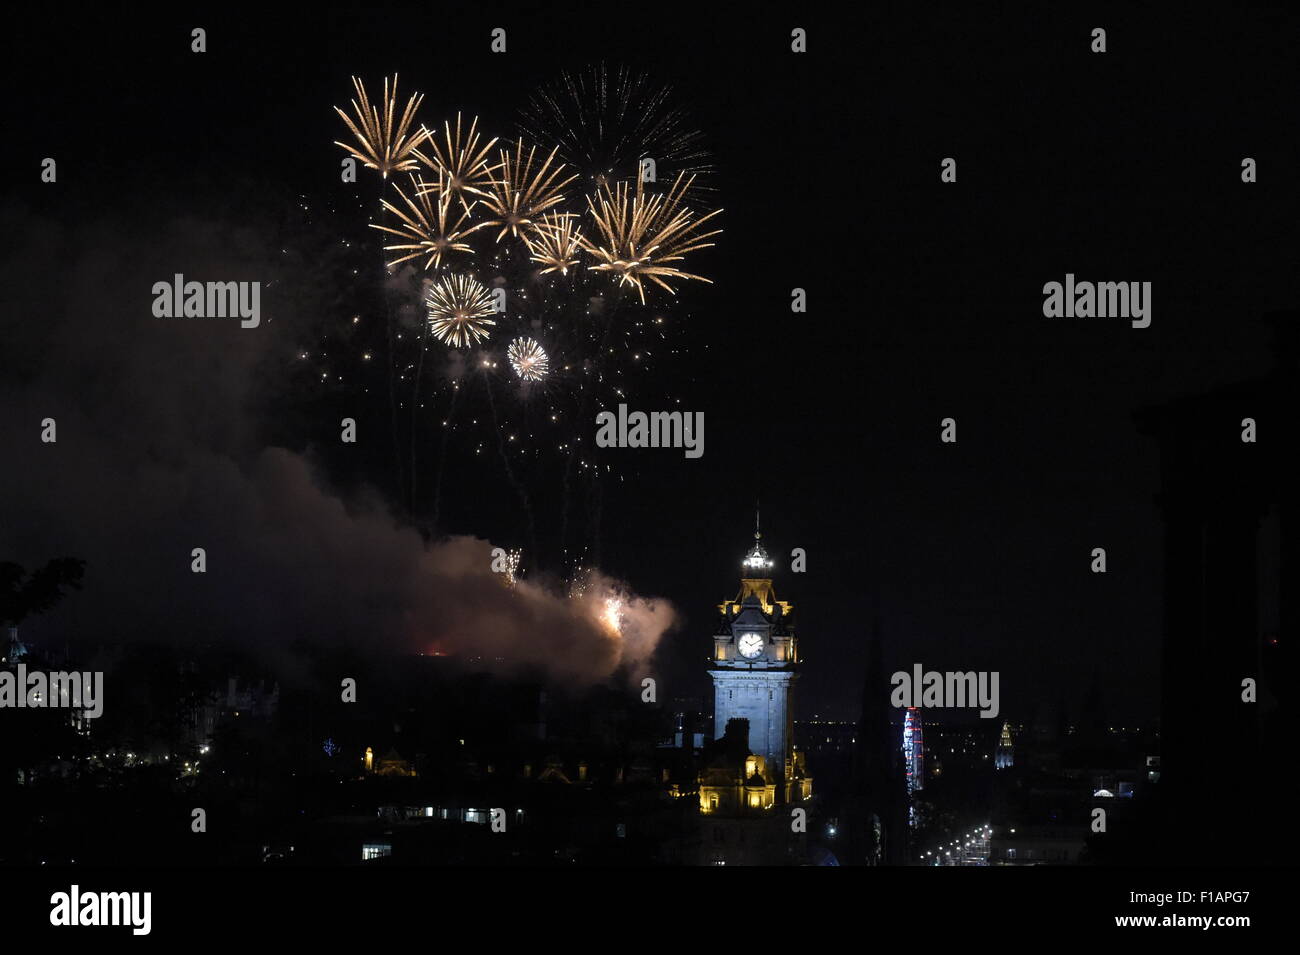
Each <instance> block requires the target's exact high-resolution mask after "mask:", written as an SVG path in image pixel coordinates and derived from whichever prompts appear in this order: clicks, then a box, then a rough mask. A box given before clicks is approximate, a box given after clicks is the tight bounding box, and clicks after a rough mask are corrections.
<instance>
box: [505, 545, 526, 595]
mask: <svg viewBox="0 0 1300 955" xmlns="http://www.w3.org/2000/svg"><path fill="white" fill-rule="evenodd" d="M523 556H524V552H523V551H522V550H520V549H519V548H515V549H514V550H508V551H506V561H505V568H506V569H505V578H506V583H507V584H508V585H509V586H511V587H513V586H514V585H515V583H516V582H517V581H518V578H519V561H520V560H521V559H522V558H523Z"/></svg>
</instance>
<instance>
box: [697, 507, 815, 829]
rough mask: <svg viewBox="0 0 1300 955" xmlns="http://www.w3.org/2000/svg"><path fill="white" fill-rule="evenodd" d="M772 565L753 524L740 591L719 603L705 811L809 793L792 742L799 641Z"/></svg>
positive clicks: (757, 806)
mask: <svg viewBox="0 0 1300 955" xmlns="http://www.w3.org/2000/svg"><path fill="white" fill-rule="evenodd" d="M772 566H773V564H772V561H771V560H769V559H768V556H767V552H766V551H765V550H764V549H763V545H762V535H761V534H760V533H759V532H758V531H757V530H755V532H754V546H753V547H752V548H751V549H750V551H749V553H748V554H746V555H745V558H744V560H743V561H742V562H741V581H740V592H739V594H738V595H737V596H736V599H735V600H728V601H726V602H725V603H722V604H720V605H719V607H718V609H719V611H720V614H721V618H720V621H719V626H718V630H717V632H716V633H715V634H714V637H713V653H712V665H711V667H710V669H709V676H710V677H711V678H712V680H713V727H714V733H715V735H716V736H717V741H718V743H719V744H725V745H717V746H715V747H713V749H714V751H715V758H714V760H713V762H711V763H706V768H705V769H704V770H703V771H702V772H701V774H700V811H701V812H704V813H720V814H729V813H738V814H746V813H753V812H765V811H767V810H770V809H772V808H773V807H775V806H778V805H784V804H786V803H791V802H799V801H801V800H804V799H807V798H808V797H809V796H811V795H812V779H811V777H809V776H808V773H807V769H806V765H805V762H804V754H803V753H801V752H797V751H795V749H794V745H793V730H794V726H793V714H792V710H791V706H790V702H791V701H790V694H791V689H792V687H793V685H794V682H795V679H796V677H797V667H798V663H799V647H798V643H797V641H796V639H795V632H794V623H793V615H792V609H791V606H790V604H789V603H788V602H786V601H783V600H777V599H776V596H775V594H774V592H773V589H772ZM742 734H743V737H742Z"/></svg>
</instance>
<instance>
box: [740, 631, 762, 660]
mask: <svg viewBox="0 0 1300 955" xmlns="http://www.w3.org/2000/svg"><path fill="white" fill-rule="evenodd" d="M736 648H737V649H738V650H740V655H741V656H742V657H744V658H745V659H746V660H752V659H754V657H756V656H758V655H759V654H760V653H762V652H763V638H762V637H761V636H759V635H758V634H756V633H746V634H742V635H741V638H740V642H739V643H737V644H736Z"/></svg>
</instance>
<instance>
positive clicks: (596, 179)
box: [519, 64, 712, 188]
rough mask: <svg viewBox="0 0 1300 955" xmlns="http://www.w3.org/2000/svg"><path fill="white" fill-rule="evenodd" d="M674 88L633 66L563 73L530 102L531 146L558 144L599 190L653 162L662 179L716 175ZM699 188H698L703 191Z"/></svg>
mask: <svg viewBox="0 0 1300 955" xmlns="http://www.w3.org/2000/svg"><path fill="white" fill-rule="evenodd" d="M672 100H673V96H672V91H671V90H670V89H669V88H668V87H666V86H658V85H656V84H655V83H653V82H652V81H651V80H650V78H649V77H648V76H646V75H645V74H643V73H638V72H635V71H633V70H631V69H629V68H627V67H617V68H615V69H608V68H606V66H605V65H604V64H599V65H596V66H592V67H589V68H588V69H586V70H584V71H582V72H580V73H568V72H565V73H562V74H561V75H560V77H559V78H558V79H557V80H555V81H554V82H551V83H547V84H545V85H543V86H542V87H540V88H539V89H538V90H537V91H536V92H534V93H533V95H532V96H531V97H530V98H529V102H528V105H527V106H526V107H525V108H524V110H523V114H522V115H521V117H520V121H519V126H520V130H521V132H522V133H523V134H524V135H525V136H526V137H527V138H528V140H529V141H530V142H540V143H557V144H558V145H559V150H560V158H561V159H563V160H564V161H565V162H566V163H567V164H568V165H569V167H570V168H572V169H575V170H577V171H578V172H579V173H580V174H581V175H582V177H583V180H584V182H585V183H586V184H588V185H589V186H591V187H594V188H599V187H601V186H602V185H606V184H612V183H614V182H618V181H620V180H624V179H629V180H630V179H631V178H632V177H633V176H635V175H637V174H639V172H640V164H641V160H643V159H654V160H655V163H656V165H657V166H658V171H659V173H660V175H663V176H664V178H668V177H670V176H674V175H676V174H678V173H685V174H687V175H688V176H692V175H700V176H701V179H700V182H703V177H704V175H705V174H707V173H708V172H710V171H711V169H712V167H711V166H710V164H709V154H708V150H707V149H706V148H705V146H704V135H703V134H702V133H701V132H700V131H699V130H697V129H695V128H694V127H693V126H692V125H691V123H690V120H689V118H688V117H687V114H686V112H685V111H684V110H683V109H681V108H679V107H677V106H676V105H674V103H673V101H672ZM697 188H698V186H697Z"/></svg>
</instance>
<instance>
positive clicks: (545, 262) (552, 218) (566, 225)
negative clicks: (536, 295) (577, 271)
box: [524, 212, 582, 275]
mask: <svg viewBox="0 0 1300 955" xmlns="http://www.w3.org/2000/svg"><path fill="white" fill-rule="evenodd" d="M577 218H578V217H577V216H576V215H573V214H572V213H567V212H560V213H549V212H548V213H545V214H544V215H543V216H542V217H541V218H540V219H538V220H537V221H536V222H534V223H533V225H532V227H531V228H530V229H528V230H527V231H526V232H524V244H525V245H526V246H528V254H529V257H530V258H531V259H532V260H533V261H534V262H536V263H538V264H539V265H541V266H543V268H542V269H541V270H540V273H539V274H541V275H545V274H546V273H547V272H559V273H560V274H561V275H568V274H569V267H570V266H573V265H577V264H578V251H579V250H580V249H581V248H582V233H581V232H580V231H579V230H578V229H577V228H576V221H577Z"/></svg>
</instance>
